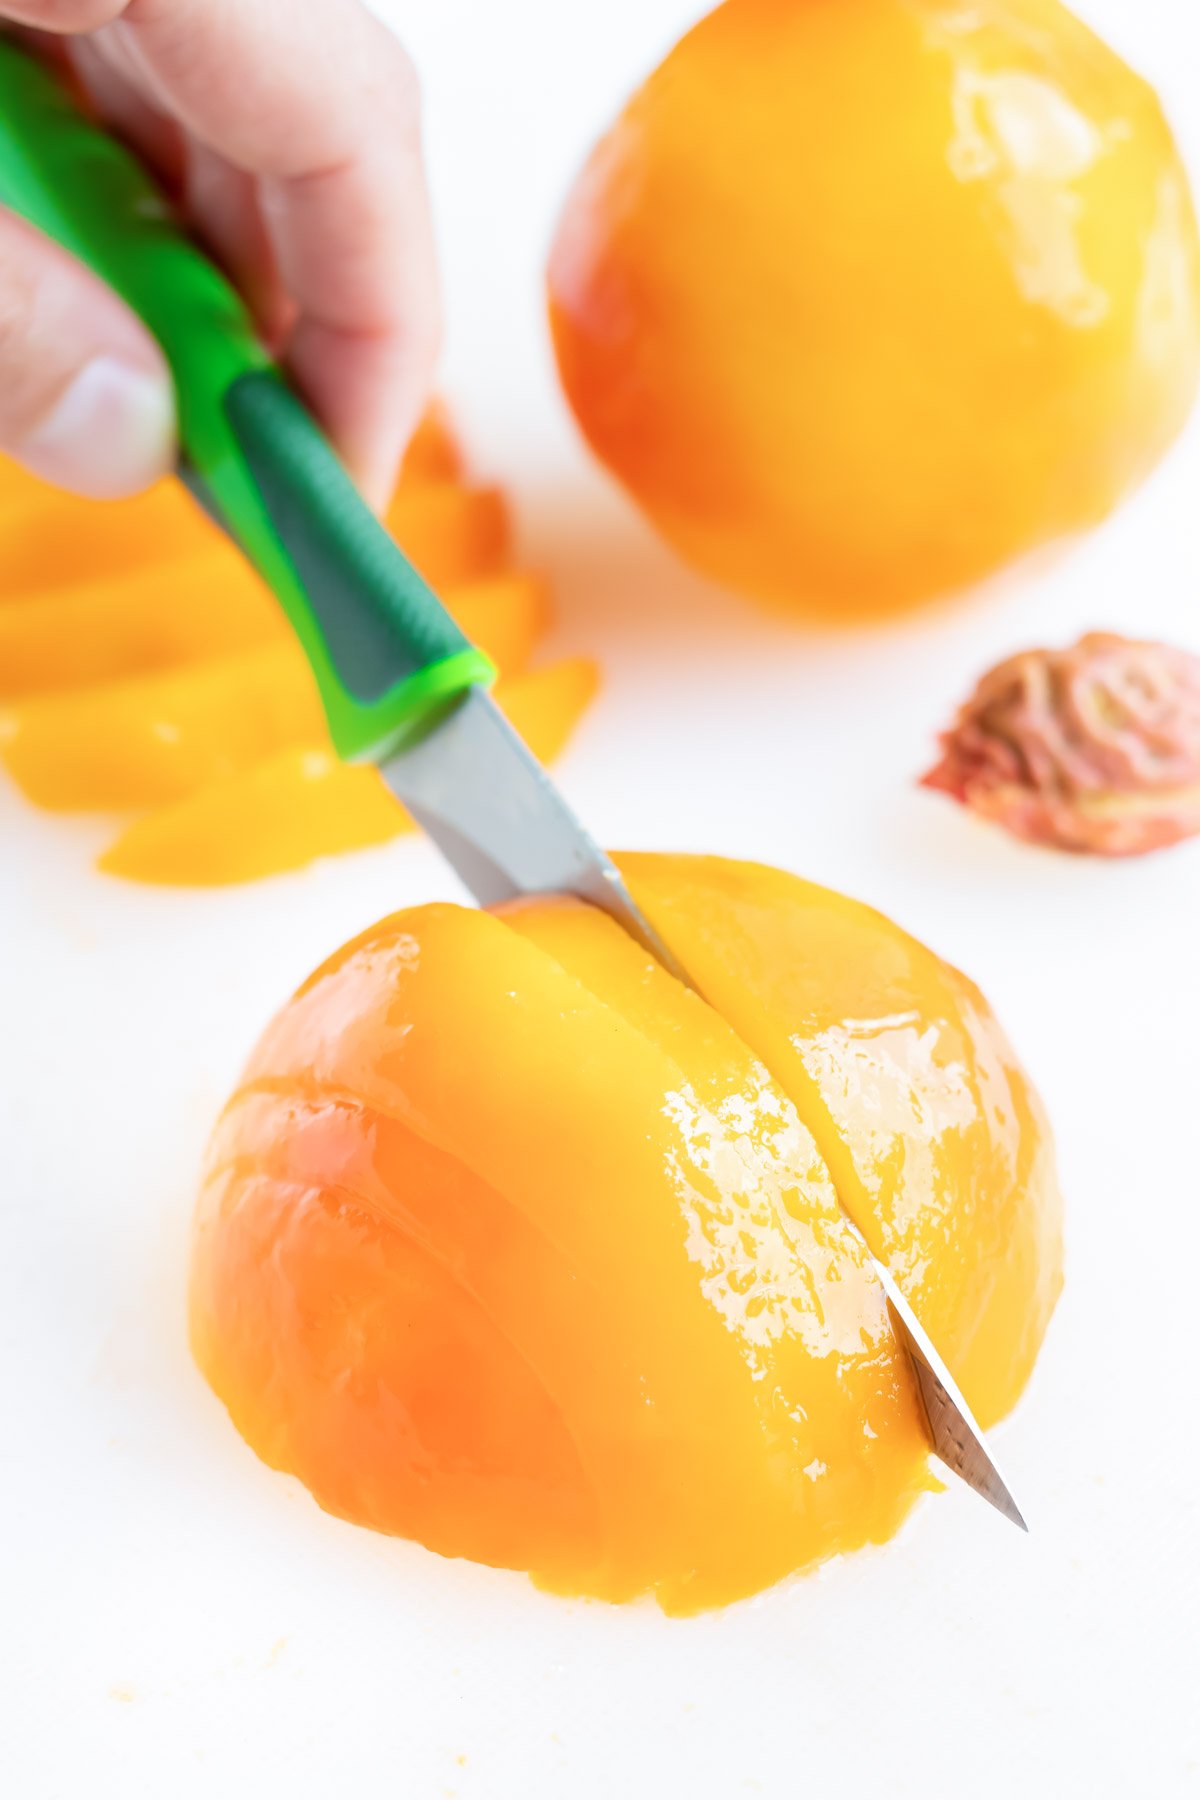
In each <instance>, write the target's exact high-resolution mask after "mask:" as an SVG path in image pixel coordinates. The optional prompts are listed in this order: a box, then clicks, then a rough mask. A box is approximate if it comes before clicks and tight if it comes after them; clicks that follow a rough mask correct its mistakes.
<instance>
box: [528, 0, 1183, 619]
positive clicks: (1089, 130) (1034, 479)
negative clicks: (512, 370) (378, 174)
mask: <svg viewBox="0 0 1200 1800" xmlns="http://www.w3.org/2000/svg"><path fill="white" fill-rule="evenodd" d="M549 282H550V310H551V323H552V326H553V332H554V340H555V347H556V351H557V355H558V363H559V369H560V372H561V375H562V380H563V385H564V387H565V390H566V393H567V397H568V399H569V401H570V403H571V405H572V407H573V408H574V410H575V413H576V415H577V417H578V420H579V423H580V425H581V426H582V429H583V431H584V433H585V435H586V436H587V438H588V440H589V441H590V443H591V444H592V446H593V448H594V449H595V450H596V452H597V454H598V455H599V456H600V457H601V459H602V460H603V461H604V462H605V463H607V464H608V466H609V467H610V468H611V469H612V471H613V472H614V474H615V475H616V476H617V477H618V478H619V479H620V480H621V481H622V482H623V483H624V484H625V486H626V487H627V488H628V489H629V490H630V492H631V493H632V494H633V496H634V498H635V499H636V500H637V501H638V502H639V504H640V505H641V506H642V507H643V508H644V509H645V510H646V512H647V513H648V514H649V516H650V517H651V519H653V520H654V522H655V523H656V524H657V525H658V526H659V527H660V528H661V530H662V531H663V532H664V533H665V535H666V536H667V537H668V538H670V539H671V541H672V542H673V543H674V544H675V545H676V546H677V547H678V549H679V550H680V551H681V552H682V554H683V555H684V556H686V557H687V558H688V559H689V560H691V561H693V562H694V563H695V564H696V565H697V566H698V567H700V568H701V569H702V570H704V571H706V572H707V573H709V574H711V575H714V576H716V577H717V578H718V579H720V580H722V581H724V582H727V583H728V584H729V585H730V586H732V587H735V588H739V589H743V590H745V591H747V592H750V593H754V594H758V595H761V596H763V597H765V598H766V599H768V600H770V601H773V602H777V603H781V604H786V605H794V606H802V607H807V608H810V609H816V610H820V611H828V612H835V613H839V612H840V613H844V612H849V611H854V612H867V611H887V610H889V609H894V608H896V607H900V606H903V605H907V604H909V603H911V602H914V601H918V600H921V599H923V598H924V597H926V596H928V595H931V594H936V593H940V592H943V591H945V590H948V589H953V588H957V587H960V586H962V585H963V584H964V583H967V582H970V581H973V580H975V579H977V578H978V577H980V576H982V575H985V574H987V573H988V572H989V571H991V570H993V569H996V568H998V567H999V566H1000V565H1001V564H1003V563H1005V562H1007V561H1008V560H1009V559H1011V558H1012V557H1014V556H1017V555H1019V554H1020V553H1021V552H1023V551H1026V550H1028V549H1030V548H1031V547H1032V546H1034V545H1037V544H1040V543H1042V542H1043V541H1044V540H1046V539H1048V538H1051V537H1053V536H1056V535H1058V534H1060V533H1064V532H1071V531H1076V530H1078V529H1080V528H1081V527H1084V526H1086V525H1089V524H1091V523H1092V522H1093V521H1095V520H1097V519H1099V518H1100V517H1101V516H1103V515H1104V514H1105V513H1106V512H1108V511H1109V510H1110V508H1112V507H1113V506H1114V505H1115V504H1116V502H1117V501H1118V500H1119V499H1120V497H1121V496H1122V494H1124V493H1125V492H1126V490H1127V489H1128V488H1129V487H1130V486H1131V484H1133V483H1134V482H1136V481H1137V480H1138V479H1139V478H1140V477H1141V476H1142V475H1144V474H1145V473H1146V471H1147V470H1148V469H1149V468H1151V467H1152V466H1153V464H1154V462H1155V461H1156V460H1157V458H1158V457H1159V456H1160V455H1161V454H1162V452H1163V450H1164V448H1165V447H1166V445H1167V444H1168V443H1169V442H1170V441H1171V439H1172V438H1173V437H1174V436H1175V434H1176V432H1177V431H1178V429H1179V427H1180V425H1181V423H1182V421H1183V419H1184V418H1185V416H1186V414H1187V412H1188V409H1189V407H1190V405H1191V402H1192V398H1193V395H1194V393H1195V389H1196V381H1197V374H1198V371H1200V246H1198V242H1197V234H1196V221H1195V216H1194V212H1193V208H1192V201H1191V197H1190V194H1189V191H1188V184H1187V178H1186V176H1185V173H1184V171H1183V168H1182V166H1181V164H1180V161H1179V157H1178V154H1177V151H1176V149H1175V145H1174V143H1173V141H1172V137H1171V133H1170V131H1169V129H1168V127H1167V125H1166V123H1165V122H1164V119H1163V115H1162V112H1161V110H1160V108H1159V105H1158V102H1157V100H1156V98H1155V95H1154V93H1153V92H1152V91H1151V89H1150V88H1149V87H1147V85H1146V84H1145V83H1144V82H1143V81H1141V80H1140V79H1139V78H1138V77H1137V76H1136V75H1135V74H1134V73H1133V72H1132V71H1131V70H1130V69H1129V68H1128V67H1127V66H1126V65H1125V64H1124V63H1123V62H1122V61H1121V60H1120V58H1119V57H1118V56H1116V55H1115V54H1114V52H1113V51H1111V50H1110V49H1108V47H1107V46H1106V45H1105V44H1103V43H1102V42H1101V41H1100V40H1099V39H1098V38H1097V37H1096V36H1095V35H1094V34H1093V33H1092V32H1091V31H1089V30H1088V29H1087V27H1086V26H1084V25H1083V24H1082V23H1081V22H1080V21H1079V20H1078V19H1076V18H1075V17H1074V16H1073V15H1072V14H1071V13H1070V12H1068V11H1067V10H1066V8H1065V7H1063V6H1061V5H1059V4H1058V0H972V3H971V4H969V5H968V4H964V3H963V0H727V4H725V5H723V6H719V7H718V8H717V9H716V10H715V11H714V12H712V13H711V14H709V16H708V17H707V18H705V19H703V20H702V21H701V22H700V23H699V24H698V25H697V26H696V27H695V28H694V30H692V31H691V32H689V33H688V34H687V36H686V37H684V38H683V39H682V40H681V41H680V43H679V44H677V45H676V47H675V48H674V49H673V50H672V51H671V53H670V54H669V55H668V57H667V58H666V60H665V61H664V62H663V63H662V65H661V66H660V67H659V68H658V69H657V70H656V71H655V73H654V74H652V75H651V76H650V78H649V79H648V81H647V82H646V83H645V84H644V86H643V87H642V88H641V89H640V90H639V91H638V92H637V93H636V94H635V95H634V96H633V98H632V99H631V101H630V102H629V104H628V106H627V107H626V109H625V111H624V112H623V113H622V114H621V116H620V117H619V119H618V120H617V121H616V123H615V124H614V125H613V127H612V129H611V130H610V131H609V132H608V134H607V135H606V136H605V137H604V138H603V139H602V140H601V142H600V143H599V144H598V146H597V147H596V150H595V151H594V153H593V155H592V157H591V158H590V160H589V162H588V164H587V166H586V168H585V169H584V171H583V173H582V175H581V176H580V178H579V181H578V183H577V184H576V187H575V189H574V191H573V193H572V195H571V197H570V199H569V201H568V204H567V207H566V210H565V212H564V214H563V218H562V222H561V225H560V227H559V231H558V236H557V240H556V243H555V246H554V250H553V254H552V257H551V261H550V269H549Z"/></svg>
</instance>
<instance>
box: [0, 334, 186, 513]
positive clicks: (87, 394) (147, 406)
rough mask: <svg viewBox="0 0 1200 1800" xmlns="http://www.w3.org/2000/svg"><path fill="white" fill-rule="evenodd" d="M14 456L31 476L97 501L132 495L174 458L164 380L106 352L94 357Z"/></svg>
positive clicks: (170, 407)
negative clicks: (29, 470) (106, 354)
mask: <svg viewBox="0 0 1200 1800" xmlns="http://www.w3.org/2000/svg"><path fill="white" fill-rule="evenodd" d="M20 454H21V458H22V460H23V461H24V462H25V463H26V464H27V466H28V467H29V468H30V469H32V470H33V472H34V474H35V475H41V476H43V477H44V479H45V480H47V481H53V482H55V483H57V484H58V486H60V487H66V488H71V489H73V490H74V492H75V493H78V494H89V495H92V496H94V497H95V498H96V499H98V500H109V499H118V498H119V497H120V496H121V495H123V494H136V493H137V492H138V491H139V490H140V489H141V488H144V487H148V486H149V485H150V483H151V482H152V481H156V480H157V479H158V477H159V476H160V475H163V474H165V473H166V471H167V470H168V469H169V468H171V467H172V465H173V463H174V460H175V402H174V396H173V395H172V392H171V388H170V384H169V383H168V382H167V381H166V380H164V379H163V377H161V376H158V375H154V374H152V373H150V372H149V371H148V370H145V369H137V368H134V367H133V366H132V365H131V364H129V363H124V362H120V361H119V360H118V359H117V358H116V357H114V356H97V357H95V358H93V360H92V361H91V362H90V363H85V365H84V367H83V368H82V369H81V370H80V371H79V373H78V375H76V376H75V377H74V379H73V380H72V381H71V383H70V385H69V386H68V387H67V388H65V389H64V391H63V392H62V394H60V396H59V398H58V399H57V400H56V401H55V403H54V406H53V407H52V408H51V410H50V411H49V412H48V413H47V414H46V415H45V417H44V418H43V419H42V421H41V423H40V424H39V425H37V426H36V427H35V429H34V430H33V432H32V433H31V434H30V435H29V437H28V438H26V440H25V442H24V444H23V445H22V446H21V450H20Z"/></svg>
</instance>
